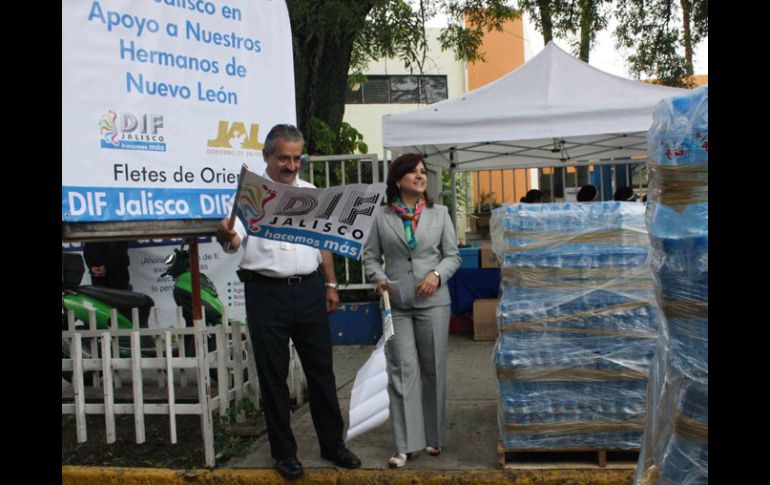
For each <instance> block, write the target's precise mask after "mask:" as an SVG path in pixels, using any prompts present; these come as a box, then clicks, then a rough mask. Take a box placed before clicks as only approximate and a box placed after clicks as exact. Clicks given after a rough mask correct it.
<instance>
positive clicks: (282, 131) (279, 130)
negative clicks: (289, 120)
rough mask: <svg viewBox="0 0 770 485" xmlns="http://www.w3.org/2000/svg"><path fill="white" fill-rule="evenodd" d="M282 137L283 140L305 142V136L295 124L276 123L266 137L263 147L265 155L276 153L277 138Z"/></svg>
mask: <svg viewBox="0 0 770 485" xmlns="http://www.w3.org/2000/svg"><path fill="white" fill-rule="evenodd" d="M279 138H280V139H281V140H283V141H298V142H300V143H302V144H303V145H304V144H305V138H304V137H303V136H302V132H301V131H299V129H298V128H297V127H296V126H294V125H288V124H283V125H275V126H274V127H273V128H272V129H271V130H270V133H268V134H267V138H265V146H264V147H262V151H263V152H264V153H265V155H272V154H273V153H275V140H277V139H279Z"/></svg>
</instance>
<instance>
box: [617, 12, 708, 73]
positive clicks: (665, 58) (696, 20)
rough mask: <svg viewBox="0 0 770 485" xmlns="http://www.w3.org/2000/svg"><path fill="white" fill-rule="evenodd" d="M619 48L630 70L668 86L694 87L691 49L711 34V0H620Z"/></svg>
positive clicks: (618, 13)
mask: <svg viewBox="0 0 770 485" xmlns="http://www.w3.org/2000/svg"><path fill="white" fill-rule="evenodd" d="M615 16H616V17H617V19H618V27H617V28H616V29H615V33H614V34H615V40H616V47H617V48H625V49H629V50H630V51H631V52H632V53H631V54H630V55H629V56H628V59H627V60H628V63H629V67H630V71H631V73H632V74H633V75H634V76H635V77H637V78H639V77H641V76H642V75H647V76H649V77H652V78H655V79H656V80H657V82H658V83H659V84H664V85H667V86H681V87H693V86H694V83H693V80H692V78H691V76H692V75H693V73H694V72H693V62H692V50H693V46H695V45H697V44H698V42H700V41H701V40H702V39H703V38H705V37H706V36H708V0H679V1H678V2H673V1H671V0H647V1H644V0H618V2H617V7H616V10H615Z"/></svg>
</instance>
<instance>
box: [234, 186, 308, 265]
mask: <svg viewBox="0 0 770 485" xmlns="http://www.w3.org/2000/svg"><path fill="white" fill-rule="evenodd" d="M262 177H264V178H266V179H268V180H270V181H272V182H275V180H273V179H271V178H270V176H269V175H268V174H267V172H265V173H263V174H262ZM293 185H294V186H295V187H309V188H313V189H314V188H316V187H315V185H313V184H311V183H310V182H305V181H304V180H300V178H299V177H296V178H295V179H294V184H293ZM234 229H235V230H236V231H237V232H238V235H239V236H240V237H241V247H242V248H243V257H242V258H241V263H240V265H239V266H240V267H241V269H248V270H251V271H257V272H258V273H260V274H263V275H265V276H270V277H271V278H287V277H289V276H293V275H306V274H310V273H312V272H313V271H315V270H316V269H318V265H320V264H321V261H322V260H321V252H320V251H319V250H318V249H315V248H311V247H310V246H305V245H303V244H292V243H288V242H284V241H271V240H270V239H265V238H262V237H255V236H249V235H248V234H247V233H246V228H245V227H244V226H243V223H242V222H241V220H240V219H238V218H236V220H235V226H234Z"/></svg>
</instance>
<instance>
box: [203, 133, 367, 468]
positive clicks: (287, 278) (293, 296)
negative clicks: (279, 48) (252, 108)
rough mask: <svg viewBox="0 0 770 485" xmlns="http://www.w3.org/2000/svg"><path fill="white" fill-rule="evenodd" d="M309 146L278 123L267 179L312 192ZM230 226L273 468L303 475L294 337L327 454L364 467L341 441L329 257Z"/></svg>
mask: <svg viewBox="0 0 770 485" xmlns="http://www.w3.org/2000/svg"><path fill="white" fill-rule="evenodd" d="M303 144H304V139H303V137H302V132H300V131H299V130H298V129H297V128H295V127H294V126H292V125H276V126H274V127H273V129H271V130H270V133H268V134H267V138H266V139H265V146H264V148H263V150H262V154H263V158H264V159H265V163H266V164H267V169H266V170H265V173H264V174H263V175H262V176H263V177H265V178H268V179H270V180H272V181H273V182H279V183H282V184H288V185H294V186H297V187H314V185H312V184H310V183H308V182H305V181H304V180H300V179H299V178H298V177H297V173H298V172H299V168H300V163H301V162H300V157H301V156H302V147H303ZM227 226H228V219H222V221H221V222H220V224H219V227H218V230H217V240H218V241H219V243H220V244H222V247H223V248H224V250H225V252H228V253H234V252H236V251H237V249H238V248H239V247H241V246H243V248H244V251H243V257H242V259H241V263H240V265H239V266H240V269H239V270H238V275H239V277H240V278H241V281H243V282H244V286H245V291H246V316H247V320H248V324H249V333H250V335H251V341H252V342H253V345H254V357H255V361H256V364H257V374H258V376H259V386H260V389H261V392H262V404H263V408H264V412H265V420H266V422H267V435H268V439H269V441H270V452H271V455H272V456H273V458H274V459H275V460H276V462H275V467H276V468H277V470H278V472H279V473H280V474H281V475H282V476H283V477H284V478H287V479H290V480H291V479H295V478H299V477H301V476H302V475H303V473H304V472H303V469H302V464H301V463H300V462H299V460H297V444H296V442H295V440H294V435H293V433H292V431H291V424H290V410H289V388H288V386H287V385H286V378H287V377H288V372H289V338H291V339H292V341H293V342H294V346H295V347H296V349H297V352H298V353H299V356H300V361H301V362H302V368H303V370H304V371H305V376H306V377H307V382H308V395H309V396H308V398H309V401H310V413H311V415H312V417H313V425H314V426H315V430H316V434H317V435H318V442H319V444H320V445H321V456H322V457H323V458H325V459H327V460H331V461H332V462H334V463H335V464H336V465H338V466H341V467H345V468H358V467H360V466H361V461H360V460H359V459H358V458H357V457H356V456H355V455H354V454H353V453H352V452H350V450H348V449H347V448H346V447H345V445H344V443H343V438H342V431H343V421H342V413H341V412H340V407H339V402H338V401H337V386H336V383H335V381H334V372H333V368H332V349H331V333H330V330H329V316H328V313H327V312H333V311H334V310H336V308H337V304H338V303H339V295H338V294H337V283H336V276H335V274H334V262H333V259H332V255H331V253H329V252H326V251H319V250H317V249H314V248H311V247H309V246H303V245H299V244H291V243H286V242H280V241H272V240H268V239H264V238H259V237H250V236H247V234H246V231H245V228H244V226H243V224H242V223H241V221H240V220H237V221H236V224H235V227H234V229H233V230H230V229H228V227H227ZM319 265H320V268H321V269H322V271H323V273H324V275H325V277H326V282H325V283H324V278H323V277H322V276H321V274H320V273H319V272H318V269H319Z"/></svg>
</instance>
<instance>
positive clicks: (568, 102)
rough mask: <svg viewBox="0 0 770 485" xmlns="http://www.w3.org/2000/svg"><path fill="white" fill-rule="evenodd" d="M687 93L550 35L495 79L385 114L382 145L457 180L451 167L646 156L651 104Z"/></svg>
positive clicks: (540, 164) (553, 163)
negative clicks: (418, 156)
mask: <svg viewBox="0 0 770 485" xmlns="http://www.w3.org/2000/svg"><path fill="white" fill-rule="evenodd" d="M687 91H688V90H685V89H679V88H670V87H665V86H658V85H654V84H647V83H642V82H638V81H632V80H630V79H625V78H622V77H619V76H615V75H612V74H608V73H606V72H603V71H600V70H599V69H596V68H595V67H592V66H591V65H589V64H587V63H585V62H583V61H581V60H579V59H577V58H575V57H573V56H571V55H569V54H568V53H566V52H565V51H563V50H562V49H560V48H559V47H557V46H556V45H555V44H554V43H553V42H549V43H548V45H546V47H545V49H543V50H542V51H541V52H540V53H539V54H538V55H536V56H535V57H533V58H532V59H530V60H529V62H527V63H525V64H523V65H522V66H520V67H519V68H517V69H515V70H513V71H511V72H510V73H508V74H506V75H505V76H503V77H501V78H500V79H498V80H496V81H494V82H492V83H489V84H487V85H485V86H482V87H480V88H478V89H475V90H473V91H470V92H468V93H466V94H464V95H462V96H458V97H456V98H452V99H448V100H446V101H442V102H439V103H435V104H431V105H429V106H426V107H424V108H419V109H415V110H412V111H407V112H404V113H398V114H392V115H385V116H383V119H382V122H383V123H382V130H383V144H384V146H385V148H387V149H388V150H390V151H391V152H392V153H393V154H394V155H397V154H400V153H405V152H419V153H423V154H425V156H426V160H427V161H428V162H430V163H434V164H437V165H438V166H440V167H444V168H446V167H448V168H450V170H451V171H452V174H453V177H452V180H453V181H454V172H455V171H473V170H496V169H508V168H537V167H554V166H556V167H559V166H568V165H596V164H607V163H623V161H628V160H629V159H631V157H634V158H644V157H646V153H647V147H646V135H647V130H648V129H649V127H650V125H651V124H652V111H653V109H654V107H655V105H656V104H657V103H658V102H659V101H660V100H662V99H665V98H668V97H671V96H676V95H680V94H682V93H684V92H687ZM453 188H454V187H453ZM454 205H455V204H454V203H453V215H454V212H455V210H454V209H455V207H454Z"/></svg>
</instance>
